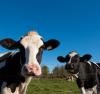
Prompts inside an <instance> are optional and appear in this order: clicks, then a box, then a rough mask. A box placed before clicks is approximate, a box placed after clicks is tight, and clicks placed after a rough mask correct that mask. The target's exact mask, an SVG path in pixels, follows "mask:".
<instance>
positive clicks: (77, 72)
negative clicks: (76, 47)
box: [57, 51, 100, 94]
mask: <svg viewBox="0 0 100 94" xmlns="http://www.w3.org/2000/svg"><path fill="white" fill-rule="evenodd" d="M91 57H92V56H91V55H90V54H85V55H84V56H82V57H80V55H79V54H78V53H77V52H75V51H72V52H70V53H69V54H68V55H66V56H65V57H63V56H59V57H58V58H57V59H58V61H59V62H66V65H65V69H66V70H67V71H69V72H70V73H71V74H73V76H75V77H76V82H77V85H78V87H79V88H80V89H81V92H82V94H100V67H99V66H98V65H97V64H96V63H94V62H91V61H89V60H90V59H91Z"/></svg>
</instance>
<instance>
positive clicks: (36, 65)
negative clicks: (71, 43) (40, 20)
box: [0, 31, 59, 94]
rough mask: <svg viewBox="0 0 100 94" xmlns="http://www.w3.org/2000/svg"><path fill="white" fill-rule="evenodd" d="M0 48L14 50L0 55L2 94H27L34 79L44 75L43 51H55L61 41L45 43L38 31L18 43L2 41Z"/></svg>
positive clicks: (0, 90) (7, 39)
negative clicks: (42, 66)
mask: <svg viewBox="0 0 100 94" xmlns="http://www.w3.org/2000/svg"><path fill="white" fill-rule="evenodd" d="M0 46H2V47H4V48H6V49H8V50H13V51H9V52H7V53H3V54H1V55H0V56H1V57H0V94H26V90H27V87H28V85H29V83H30V81H31V79H32V77H34V76H39V75H41V73H42V70H41V67H40V63H41V58H42V53H43V50H48V51H49V50H53V49H55V48H56V47H58V46H59V41H58V40H56V39H51V40H48V41H44V40H43V38H42V36H40V35H39V34H38V33H37V32H36V31H30V32H28V33H27V34H25V35H24V36H23V37H21V38H20V39H19V40H18V41H15V40H13V39H11V38H6V39H2V40H0ZM33 93H34V92H33Z"/></svg>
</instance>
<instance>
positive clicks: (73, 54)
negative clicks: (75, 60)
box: [69, 51, 78, 57]
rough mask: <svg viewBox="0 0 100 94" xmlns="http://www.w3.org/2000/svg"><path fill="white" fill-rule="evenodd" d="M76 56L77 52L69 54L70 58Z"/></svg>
mask: <svg viewBox="0 0 100 94" xmlns="http://www.w3.org/2000/svg"><path fill="white" fill-rule="evenodd" d="M77 54H78V53H77V52H75V51H72V52H71V53H70V54H69V56H70V57H73V56H75V55H77Z"/></svg>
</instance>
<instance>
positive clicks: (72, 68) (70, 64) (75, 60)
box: [57, 51, 91, 73]
mask: <svg viewBox="0 0 100 94" xmlns="http://www.w3.org/2000/svg"><path fill="white" fill-rule="evenodd" d="M90 58H91V55H89V54H85V55H84V56H82V57H80V55H79V54H78V53H77V52H75V51H72V52H70V53H69V54H68V55H66V56H65V57H63V56H59V57H58V58H57V59H58V61H59V62H66V65H65V68H66V70H68V71H69V72H71V73H77V72H78V71H79V64H80V63H82V62H87V61H88V60H90Z"/></svg>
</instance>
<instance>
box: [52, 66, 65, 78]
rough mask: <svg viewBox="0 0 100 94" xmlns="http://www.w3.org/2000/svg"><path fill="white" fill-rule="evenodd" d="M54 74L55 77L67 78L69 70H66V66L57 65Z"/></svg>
mask: <svg viewBox="0 0 100 94" xmlns="http://www.w3.org/2000/svg"><path fill="white" fill-rule="evenodd" d="M52 74H53V76H54V77H58V78H66V77H67V71H66V70H65V67H64V66H60V67H55V68H54V69H53V71H52Z"/></svg>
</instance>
